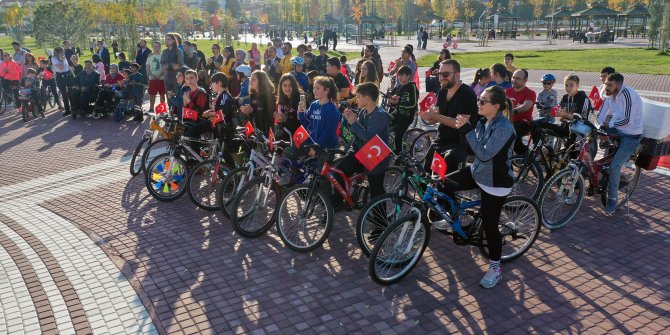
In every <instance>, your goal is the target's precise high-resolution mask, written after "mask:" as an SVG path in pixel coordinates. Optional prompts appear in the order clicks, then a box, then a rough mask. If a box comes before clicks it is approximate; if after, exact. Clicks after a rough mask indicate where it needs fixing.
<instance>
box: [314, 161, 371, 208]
mask: <svg viewBox="0 0 670 335" xmlns="http://www.w3.org/2000/svg"><path fill="white" fill-rule="evenodd" d="M334 173H335V174H337V175H339V176H340V177H341V178H342V180H344V187H342V185H340V182H338V181H337V179H335V175H334ZM321 176H324V177H326V178H328V181H329V182H330V183H331V184H332V185H333V187H335V190H336V191H337V193H339V194H340V195H341V196H342V198H344V199H345V200H346V201H347V203H348V204H349V206H351V207H354V202H353V200H352V199H351V191H352V190H353V188H352V185H353V184H354V183H355V182H362V181H363V180H365V173H354V174H353V175H352V176H351V177H347V175H346V174H344V172H342V171H341V170H339V169H337V168H334V167H333V166H332V165H330V164H329V163H328V162H325V163H323V168H322V169H321Z"/></svg>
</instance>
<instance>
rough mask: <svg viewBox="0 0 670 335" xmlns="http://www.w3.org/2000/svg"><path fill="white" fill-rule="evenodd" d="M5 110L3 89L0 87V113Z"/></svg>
mask: <svg viewBox="0 0 670 335" xmlns="http://www.w3.org/2000/svg"><path fill="white" fill-rule="evenodd" d="M6 111H7V106H6V104H5V90H3V89H0V115H2V114H3V113H4V112H6Z"/></svg>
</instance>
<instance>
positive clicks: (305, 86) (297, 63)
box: [291, 57, 309, 92]
mask: <svg viewBox="0 0 670 335" xmlns="http://www.w3.org/2000/svg"><path fill="white" fill-rule="evenodd" d="M291 64H292V65H293V71H291V75H292V76H293V77H295V80H297V81H298V84H300V88H302V91H303V92H307V91H308V90H309V79H308V78H307V75H306V74H305V72H303V70H304V68H305V60H304V59H303V58H302V57H293V58H291Z"/></svg>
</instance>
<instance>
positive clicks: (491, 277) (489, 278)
mask: <svg viewBox="0 0 670 335" xmlns="http://www.w3.org/2000/svg"><path fill="white" fill-rule="evenodd" d="M501 280H502V270H501V269H500V268H498V269H497V270H493V269H491V268H489V271H487V272H486V274H485V275H484V278H482V280H481V281H480V282H479V285H481V286H482V287H483V288H492V287H493V286H496V284H498V283H499V282H500V281H501Z"/></svg>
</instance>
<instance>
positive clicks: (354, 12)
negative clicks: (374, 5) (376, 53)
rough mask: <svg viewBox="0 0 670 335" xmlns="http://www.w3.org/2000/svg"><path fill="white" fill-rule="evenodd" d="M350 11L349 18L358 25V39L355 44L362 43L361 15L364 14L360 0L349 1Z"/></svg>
mask: <svg viewBox="0 0 670 335" xmlns="http://www.w3.org/2000/svg"><path fill="white" fill-rule="evenodd" d="M349 8H350V10H351V16H353V18H354V22H356V25H358V37H357V38H356V43H359V44H360V43H362V40H363V36H362V35H363V34H362V33H363V31H362V29H363V15H364V13H365V7H364V5H363V4H361V1H360V0H351V5H350V6H349Z"/></svg>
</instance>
